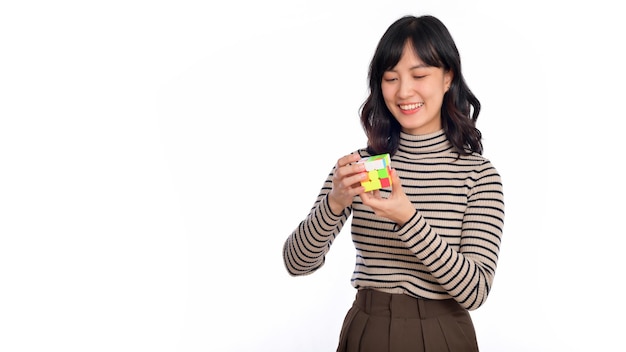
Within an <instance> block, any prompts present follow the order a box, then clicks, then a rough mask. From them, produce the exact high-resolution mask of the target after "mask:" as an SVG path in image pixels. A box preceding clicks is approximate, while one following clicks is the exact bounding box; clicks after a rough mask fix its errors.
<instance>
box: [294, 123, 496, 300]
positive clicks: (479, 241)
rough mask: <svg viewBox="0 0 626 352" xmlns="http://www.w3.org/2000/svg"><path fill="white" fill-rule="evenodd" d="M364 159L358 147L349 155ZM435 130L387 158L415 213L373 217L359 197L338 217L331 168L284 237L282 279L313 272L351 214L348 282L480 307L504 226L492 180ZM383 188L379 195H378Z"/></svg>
mask: <svg viewBox="0 0 626 352" xmlns="http://www.w3.org/2000/svg"><path fill="white" fill-rule="evenodd" d="M357 152H358V153H359V154H360V155H361V156H363V157H364V156H368V155H369V154H368V153H367V152H366V151H365V149H360V150H358V151H357ZM457 157H458V154H457V153H456V152H455V151H454V149H453V148H452V144H451V143H450V142H449V141H448V140H447V138H446V135H445V133H444V132H443V130H441V131H438V132H436V133H432V134H429V135H420V136H417V135H409V134H406V133H402V134H401V141H400V147H399V149H398V151H397V153H396V154H395V155H393V156H392V158H391V166H392V167H393V168H394V169H396V170H397V172H398V175H399V176H400V179H401V181H402V188H403V190H404V192H405V193H406V194H407V196H408V197H409V199H410V200H411V202H412V203H413V204H414V205H415V208H416V212H415V214H414V215H413V217H412V218H411V219H410V220H409V221H408V222H407V223H406V224H404V225H403V226H401V227H400V226H398V225H396V224H395V223H394V222H392V221H390V220H388V219H385V218H382V217H379V216H376V215H375V214H374V212H373V211H372V210H371V209H370V208H369V207H367V206H365V205H363V203H362V201H361V199H360V197H358V196H356V197H355V199H354V201H353V203H352V205H351V206H350V207H348V208H346V209H345V210H344V211H343V213H342V214H341V215H337V214H334V213H333V212H332V211H331V210H330V206H329V204H328V199H327V194H328V193H329V192H330V190H331V188H332V175H333V171H334V170H332V171H331V173H330V174H329V175H328V178H327V179H326V181H325V182H324V185H323V187H322V189H321V192H320V193H319V195H318V196H317V199H316V201H315V203H314V205H313V207H312V209H311V212H310V213H309V215H308V216H307V217H306V218H305V219H304V220H303V221H302V222H300V224H299V226H298V227H297V228H296V229H295V230H294V231H293V233H292V234H291V235H290V236H289V237H288V238H287V240H286V241H285V244H284V247H283V259H284V263H285V266H286V268H287V271H288V272H289V274H290V275H293V276H297V275H306V274H310V273H312V272H314V271H316V270H317V269H319V268H320V267H321V266H322V265H323V264H324V259H325V256H326V254H327V253H328V251H329V250H330V247H331V245H332V243H333V241H334V240H335V238H336V236H337V235H338V234H339V232H340V231H341V229H342V228H343V225H344V224H345V223H346V221H347V220H348V218H349V216H350V215H352V221H351V224H352V225H351V226H352V228H351V232H352V241H353V243H354V246H355V248H356V263H355V268H354V273H353V275H352V285H353V286H354V287H355V288H357V289H359V288H374V289H377V290H380V291H384V292H388V293H403V294H407V295H410V296H413V297H418V298H426V299H447V298H454V299H455V300H456V301H457V302H459V303H460V304H461V305H462V306H463V307H465V308H466V309H468V310H474V309H476V308H478V307H480V306H481V305H482V304H483V303H484V302H485V300H486V299H487V296H488V294H489V291H490V288H491V286H492V283H493V279H494V275H495V271H496V265H497V261H498V255H499V250H500V241H501V237H502V229H503V225H504V198H503V189H502V183H501V178H500V175H499V174H498V171H497V170H496V169H495V168H494V166H493V165H492V164H491V162H490V161H489V160H487V159H485V158H484V157H482V156H481V155H478V154H472V155H469V156H461V157H460V158H457ZM389 192H390V189H383V190H381V194H382V196H383V197H386V196H387V195H388V194H389Z"/></svg>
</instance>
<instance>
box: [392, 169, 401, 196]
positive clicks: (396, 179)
mask: <svg viewBox="0 0 626 352" xmlns="http://www.w3.org/2000/svg"><path fill="white" fill-rule="evenodd" d="M397 192H403V190H402V182H401V181H400V176H398V172H397V171H396V169H391V193H392V194H393V193H397Z"/></svg>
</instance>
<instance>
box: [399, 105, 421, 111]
mask: <svg viewBox="0 0 626 352" xmlns="http://www.w3.org/2000/svg"><path fill="white" fill-rule="evenodd" d="M422 106H424V103H415V104H408V105H400V109H402V110H413V109H417V108H421V107H422Z"/></svg>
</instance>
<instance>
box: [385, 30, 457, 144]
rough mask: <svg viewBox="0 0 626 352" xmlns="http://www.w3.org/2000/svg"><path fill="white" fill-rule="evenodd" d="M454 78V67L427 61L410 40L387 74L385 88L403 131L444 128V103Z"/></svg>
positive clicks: (427, 131)
mask: <svg viewBox="0 0 626 352" xmlns="http://www.w3.org/2000/svg"><path fill="white" fill-rule="evenodd" d="M451 82H452V72H451V71H445V70H444V69H443V68H439V67H434V66H428V65H426V64H425V63H424V62H422V60H421V59H420V58H419V57H418V56H417V54H415V50H414V49H413V46H412V45H411V44H410V43H409V42H407V43H406V44H405V45H404V50H403V52H402V57H401V58H400V61H398V63H397V64H396V65H395V66H394V67H393V68H391V69H390V70H388V71H385V73H384V74H383V79H382V82H381V88H382V93H383V98H384V100H385V104H386V105H387V108H388V109H389V111H390V112H391V114H392V115H393V116H394V117H395V119H396V120H397V121H398V123H400V125H401V126H402V131H403V132H405V133H408V134H413V135H419V134H429V133H433V132H436V131H439V130H440V129H441V128H442V126H441V104H442V102H443V96H444V94H445V93H446V92H447V91H448V89H449V87H450V83H451Z"/></svg>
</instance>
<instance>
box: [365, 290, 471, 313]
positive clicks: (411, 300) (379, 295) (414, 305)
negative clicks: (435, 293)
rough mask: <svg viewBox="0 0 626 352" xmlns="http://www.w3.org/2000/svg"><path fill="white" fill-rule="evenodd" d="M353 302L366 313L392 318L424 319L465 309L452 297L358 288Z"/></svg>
mask: <svg viewBox="0 0 626 352" xmlns="http://www.w3.org/2000/svg"><path fill="white" fill-rule="evenodd" d="M354 304H355V305H356V306H357V307H359V308H360V309H361V310H363V311H365V312H366V313H367V314H370V315H376V316H390V317H394V318H421V319H426V318H432V317H435V316H441V315H447V314H450V313H454V312H457V311H464V310H465V308H463V307H462V306H461V305H460V304H459V303H457V302H456V301H455V300H454V299H452V298H450V299H444V300H433V299H423V298H415V297H411V296H409V295H405V294H397V293H385V292H381V291H377V290H374V289H360V290H359V291H358V292H357V294H356V299H355V301H354Z"/></svg>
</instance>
